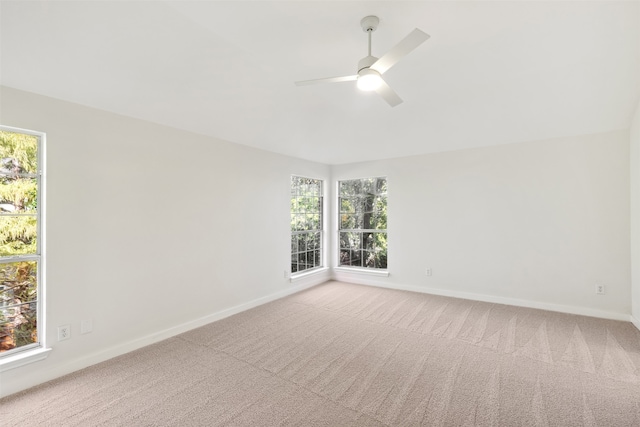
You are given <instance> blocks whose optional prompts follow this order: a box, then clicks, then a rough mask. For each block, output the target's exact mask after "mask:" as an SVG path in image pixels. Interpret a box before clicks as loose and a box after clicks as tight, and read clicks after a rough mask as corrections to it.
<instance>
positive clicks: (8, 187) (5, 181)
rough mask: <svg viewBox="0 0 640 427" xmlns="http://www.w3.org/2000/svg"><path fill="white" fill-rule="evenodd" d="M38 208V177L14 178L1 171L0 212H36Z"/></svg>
mask: <svg viewBox="0 0 640 427" xmlns="http://www.w3.org/2000/svg"><path fill="white" fill-rule="evenodd" d="M0 171H1V168H0ZM37 210H38V181H37V179H36V178H17V179H14V178H12V177H11V176H9V175H6V174H2V173H1V172H0V213H4V214H12V213H36V211H37Z"/></svg>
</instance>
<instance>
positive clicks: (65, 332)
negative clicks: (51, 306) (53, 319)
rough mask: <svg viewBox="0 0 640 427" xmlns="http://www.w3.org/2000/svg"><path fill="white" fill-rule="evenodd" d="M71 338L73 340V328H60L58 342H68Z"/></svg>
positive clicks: (66, 326)
mask: <svg viewBox="0 0 640 427" xmlns="http://www.w3.org/2000/svg"><path fill="white" fill-rule="evenodd" d="M69 338H71V326H70V325H63V326H58V341H64V340H68V339H69Z"/></svg>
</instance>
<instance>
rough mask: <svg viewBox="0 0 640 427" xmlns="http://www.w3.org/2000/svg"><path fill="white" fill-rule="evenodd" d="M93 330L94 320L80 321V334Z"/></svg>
mask: <svg viewBox="0 0 640 427" xmlns="http://www.w3.org/2000/svg"><path fill="white" fill-rule="evenodd" d="M92 331H93V320H91V319H89V320H82V321H80V334H88V333H89V332H92Z"/></svg>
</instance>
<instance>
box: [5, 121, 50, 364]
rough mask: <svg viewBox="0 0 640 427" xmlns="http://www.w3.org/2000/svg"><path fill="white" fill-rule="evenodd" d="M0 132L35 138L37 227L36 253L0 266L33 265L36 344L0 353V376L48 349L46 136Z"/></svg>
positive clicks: (24, 131) (25, 131)
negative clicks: (35, 288)
mask: <svg viewBox="0 0 640 427" xmlns="http://www.w3.org/2000/svg"><path fill="white" fill-rule="evenodd" d="M0 130H2V131H5V132H13V133H21V134H25V135H32V136H35V137H36V138H38V172H37V174H36V178H37V181H38V195H37V205H38V211H37V224H38V231H37V233H38V234H37V235H38V240H37V249H36V250H37V253H36V254H29V255H15V256H11V257H3V258H2V259H1V260H0V263H9V262H19V261H37V263H38V271H37V277H36V280H37V281H38V284H37V314H36V319H37V336H38V342H36V343H32V344H28V345H24V346H21V347H19V348H15V349H11V350H8V351H6V352H3V353H0V372H3V371H7V370H9V369H14V368H17V367H19V366H23V365H26V364H28V363H32V362H36V361H38V360H42V359H44V358H46V357H47V356H48V353H49V351H51V349H50V348H47V346H46V341H47V340H46V334H45V331H46V304H45V301H46V294H45V289H46V287H45V277H46V274H45V271H46V270H45V262H46V261H45V260H46V257H45V247H46V244H45V241H46V232H45V222H44V218H45V209H46V200H45V199H46V197H45V159H46V155H45V149H46V148H45V147H46V134H45V133H44V132H38V131H33V130H28V129H21V128H16V127H10V126H3V125H0Z"/></svg>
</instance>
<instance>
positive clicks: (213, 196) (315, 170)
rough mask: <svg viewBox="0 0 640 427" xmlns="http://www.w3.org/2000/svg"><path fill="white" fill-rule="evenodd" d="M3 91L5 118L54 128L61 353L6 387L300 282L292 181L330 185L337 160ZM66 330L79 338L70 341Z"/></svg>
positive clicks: (53, 272) (54, 295) (52, 225)
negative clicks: (293, 272)
mask: <svg viewBox="0 0 640 427" xmlns="http://www.w3.org/2000/svg"><path fill="white" fill-rule="evenodd" d="M0 99H1V105H0V107H1V110H0V112H1V116H0V123H2V124H3V125H7V126H13V127H19V128H25V129H31V130H37V131H42V132H46V135H47V172H48V175H47V198H48V205H47V212H46V225H47V230H48V234H47V244H46V246H47V274H46V286H47V316H46V337H47V344H48V346H50V347H52V348H53V351H52V352H51V353H50V355H49V357H48V358H47V359H46V360H44V361H41V362H36V363H32V364H30V365H28V366H25V367H23V368H17V369H13V370H9V371H5V372H3V373H1V374H0V375H1V377H0V394H1V395H7V394H10V393H13V392H16V391H18V390H21V389H23V388H26V387H29V386H31V385H34V384H37V383H40V382H42V381H45V380H48V379H51V378H54V377H57V376H59V375H61V374H64V373H67V372H71V371H73V370H76V369H79V368H81V367H83V366H86V365H88V364H92V363H96V362H98V361H101V360H104V359H106V358H109V357H113V356H115V355H117V354H120V353H124V352H126V351H130V350H132V349H134V348H137V347H140V346H142V345H145V344H149V343H150V342H153V341H157V340H159V339H161V338H164V337H167V336H169V335H172V334H176V333H178V332H181V331H183V330H185V329H188V328H191V327H194V326H198V325H200V324H202V323H204V322H206V321H210V320H212V319H214V318H216V317H219V316H221V315H224V314H228V313H229V312H233V311H234V307H237V306H241V307H247V306H250V305H252V304H253V303H256V299H260V298H262V299H261V300H259V301H257V302H263V301H265V300H268V299H269V298H273V297H277V296H282V295H283V294H286V293H287V292H291V291H293V290H294V289H295V287H294V286H293V285H292V284H291V283H290V282H289V281H288V280H286V279H285V278H284V274H283V272H284V270H285V269H288V268H289V263H290V241H289V209H290V206H289V183H290V176H291V174H301V175H305V176H311V177H318V178H322V179H329V177H330V169H329V167H328V166H325V165H321V164H317V163H313V162H308V161H303V160H298V159H294V158H291V157H285V156H282V155H277V154H273V153H268V152H265V151H260V150H256V149H253V148H248V147H243V146H240V145H236V144H231V143H227V142H224V141H219V140H215V139H212V138H208V137H204V136H199V135H195V134H192V133H188V132H184V131H179V130H175V129H171V128H167V127H163V126H159V125H155V124H151V123H148V122H143V121H140V120H135V119H131V118H126V117H123V116H118V115H115V114H110V113H106V112H102V111H98V110H94V109H90V108H86V107H82V106H79V105H76V104H70V103H66V102H63V101H59V100H54V99H51V98H46V97H42V96H38V95H34V94H29V93H25V92H21V91H17V90H14V89H9V88H1V92H0ZM326 278H328V274H327V275H326V277H318V278H317V279H316V280H317V282H322V281H323V280H325V279H326ZM308 283H309V282H308V281H307V284H308ZM225 310H227V311H225ZM83 319H92V320H93V327H94V330H93V332H92V333H90V334H86V335H80V333H79V332H80V331H79V328H80V321H81V320H83ZM63 324H70V325H71V331H72V338H71V339H70V340H68V341H63V342H57V340H56V339H55V338H54V337H55V336H56V327H57V326H58V325H63Z"/></svg>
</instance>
